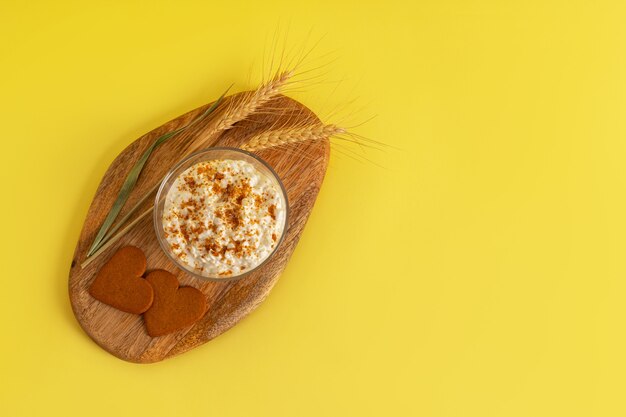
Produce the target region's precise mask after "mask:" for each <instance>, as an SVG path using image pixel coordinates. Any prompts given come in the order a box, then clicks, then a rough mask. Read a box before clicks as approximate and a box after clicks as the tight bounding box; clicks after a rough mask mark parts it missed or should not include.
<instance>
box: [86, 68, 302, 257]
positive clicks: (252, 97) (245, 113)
mask: <svg viewBox="0 0 626 417" xmlns="http://www.w3.org/2000/svg"><path fill="white" fill-rule="evenodd" d="M293 74H294V70H285V71H282V72H279V73H277V74H276V75H275V76H274V78H272V79H271V80H270V81H268V82H267V83H265V84H262V85H261V86H260V87H259V88H257V89H256V90H253V91H246V92H244V93H241V94H240V95H239V96H237V97H236V98H234V99H232V100H231V102H230V104H229V105H228V106H227V107H226V108H225V109H224V110H223V111H222V113H221V114H219V115H217V116H218V117H215V118H214V119H213V121H212V122H209V123H212V124H209V126H208V127H207V128H206V130H205V132H206V133H203V134H202V136H203V137H205V138H207V139H208V140H201V141H198V143H196V144H195V145H194V144H192V145H191V146H190V147H189V149H187V152H186V153H191V152H193V151H195V150H197V149H198V148H203V147H209V146H213V144H215V142H216V141H217V138H218V137H219V134H220V133H221V132H223V131H225V130H228V129H230V128H231V127H232V126H233V125H234V124H235V123H237V122H240V121H242V120H244V119H246V118H247V117H249V116H250V115H251V114H253V113H254V112H256V111H257V110H258V109H259V108H260V107H261V106H263V105H264V104H266V103H267V102H269V101H270V100H271V99H273V98H274V97H276V96H277V95H278V94H279V93H280V92H281V91H282V90H283V88H284V87H285V86H286V85H287V83H288V81H289V80H290V79H291V77H292V76H293ZM222 97H223V96H222ZM222 97H220V99H219V100H218V102H219V101H220V100H221V99H222ZM216 103H217V102H216ZM214 106H215V105H214ZM213 108H214V107H213V106H212V107H211V109H213ZM194 122H195V121H194ZM192 123H193V122H192ZM159 184H160V181H159V182H158V183H157V184H155V186H154V187H152V188H151V189H150V190H149V191H148V192H147V193H145V194H144V195H143V196H142V197H141V198H140V199H139V201H138V202H137V203H136V204H135V206H133V207H132V208H131V209H130V210H129V211H128V213H127V214H126V215H125V216H124V217H123V218H122V219H121V220H120V221H119V222H118V223H117V224H116V225H115V226H114V227H113V228H112V229H111V230H109V231H108V232H109V233H106V232H107V230H104V233H102V236H99V239H97V242H96V243H98V246H97V247H92V249H91V250H90V251H89V253H88V256H89V255H93V256H91V258H90V259H91V260H93V258H95V257H97V255H99V254H100V253H102V252H103V251H98V249H99V247H100V246H103V245H104V244H105V243H106V242H107V241H110V240H114V241H115V240H117V239H119V238H120V237H121V235H123V234H124V233H126V232H127V231H128V228H124V229H122V230H121V231H119V232H118V230H119V229H120V228H121V227H122V226H123V225H124V224H125V223H126V222H127V221H128V220H129V219H130V218H131V217H132V215H133V214H134V213H135V212H136V211H137V209H138V208H139V207H140V206H141V204H142V203H143V202H144V201H145V200H146V199H147V198H148V197H149V196H150V195H151V194H152V193H153V192H154V191H155V190H156V189H157V188H158V186H159ZM120 209H121V206H120ZM111 223H112V222H111ZM131 224H134V223H131ZM110 226H111V225H110V224H109V225H108V226H107V229H108V228H109V227H110ZM116 232H117V233H116ZM94 246H95V245H94Z"/></svg>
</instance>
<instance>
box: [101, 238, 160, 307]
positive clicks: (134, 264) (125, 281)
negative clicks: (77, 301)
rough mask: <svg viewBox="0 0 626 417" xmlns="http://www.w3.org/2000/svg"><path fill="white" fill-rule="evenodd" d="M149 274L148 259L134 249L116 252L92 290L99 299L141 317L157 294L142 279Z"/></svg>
mask: <svg viewBox="0 0 626 417" xmlns="http://www.w3.org/2000/svg"><path fill="white" fill-rule="evenodd" d="M144 272H146V256H145V255H144V254H143V251H142V250H141V249H139V248H136V247H134V246H126V247H123V248H121V249H120V250H118V251H117V252H115V255H113V257H112V258H111V259H110V260H109V262H107V263H106V264H105V265H104V266H103V267H102V269H101V270H100V272H98V275H96V279H95V280H94V281H93V283H92V284H91V287H89V294H91V295H92V296H93V297H94V298H95V299H96V300H99V301H102V302H103V303H106V304H109V305H111V306H113V307H115V308H117V309H120V310H122V311H125V312H127V313H134V314H141V313H143V312H144V311H146V310H147V309H149V308H150V306H151V305H152V300H153V298H154V291H153V290H152V286H151V285H150V284H148V282H147V281H146V280H145V279H144V278H142V275H143V273H144Z"/></svg>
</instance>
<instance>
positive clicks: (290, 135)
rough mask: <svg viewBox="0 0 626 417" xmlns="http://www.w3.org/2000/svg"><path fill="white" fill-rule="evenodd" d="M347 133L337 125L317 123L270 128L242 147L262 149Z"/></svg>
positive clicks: (249, 149) (245, 148) (253, 149)
mask: <svg viewBox="0 0 626 417" xmlns="http://www.w3.org/2000/svg"><path fill="white" fill-rule="evenodd" d="M342 133H345V129H343V128H341V127H339V126H337V125H332V124H331V125H324V124H322V123H315V124H311V125H305V126H299V127H287V128H284V129H277V130H268V131H266V132H262V133H260V134H258V135H256V136H253V137H252V138H250V139H249V140H248V142H247V143H246V144H244V145H243V146H242V147H241V149H244V150H246V151H260V150H262V149H266V148H271V147H274V146H284V145H293V144H295V143H300V142H304V141H311V140H322V139H328V138H330V137H331V136H335V135H340V134H342Z"/></svg>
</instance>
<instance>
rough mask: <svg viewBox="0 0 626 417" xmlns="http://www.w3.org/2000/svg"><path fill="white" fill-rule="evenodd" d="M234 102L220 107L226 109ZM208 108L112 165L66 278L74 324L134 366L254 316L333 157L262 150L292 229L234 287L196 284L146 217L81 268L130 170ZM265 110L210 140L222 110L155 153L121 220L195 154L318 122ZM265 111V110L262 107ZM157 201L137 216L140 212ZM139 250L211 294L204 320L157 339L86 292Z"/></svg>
mask: <svg viewBox="0 0 626 417" xmlns="http://www.w3.org/2000/svg"><path fill="white" fill-rule="evenodd" d="M233 97H235V96H231V97H228V98H226V99H225V101H224V102H223V103H222V104H221V105H220V107H219V109H224V108H225V107H226V106H227V104H228V100H232V99H233ZM209 105H210V104H207V105H206V106H202V107H200V108H197V109H195V110H192V111H190V112H188V113H186V114H184V115H182V116H180V117H178V118H176V119H174V120H171V121H169V122H167V123H165V124H164V125H163V126H160V127H159V128H157V129H154V130H153V131H151V132H149V133H147V134H146V135H144V136H142V137H141V138H139V139H137V140H136V141H135V142H133V143H132V144H131V145H129V146H128V147H127V148H126V149H125V150H124V151H123V152H122V153H121V154H120V155H119V156H118V157H117V158H116V159H115V160H114V161H113V163H112V164H111V166H110V167H109V169H108V170H107V172H106V173H105V175H104V177H103V179H102V182H101V183H100V186H99V187H98V190H97V191H96V194H95V197H94V200H93V202H92V203H91V207H90V208H89V212H88V214H87V218H86V220H85V224H84V225H83V229H82V232H81V234H80V238H79V239H78V244H77V245H76V250H75V252H74V257H73V261H72V265H71V268H70V275H69V295H70V301H71V303H72V309H73V311H74V314H75V316H76V319H77V320H78V322H79V323H80V325H81V326H82V328H83V329H84V330H85V332H86V333H87V334H88V335H89V336H90V337H91V338H92V339H93V340H94V341H95V342H96V343H97V344H98V345H100V346H101V347H102V348H104V349H106V350H107V351H108V352H110V353H112V354H113V355H115V356H117V357H119V358H121V359H124V360H127V361H131V362H137V363H150V362H157V361H161V360H163V359H166V358H170V357H172V356H175V355H178V354H180V353H183V352H186V351H188V350H190V349H193V348H195V347H197V346H199V345H201V344H203V343H205V342H207V341H209V340H211V339H213V338H214V337H216V336H218V335H220V334H222V333H224V332H225V331H226V330H228V329H230V328H231V327H232V326H234V325H235V324H237V323H238V322H239V321H240V320H241V319H243V318H244V317H245V316H247V315H248V314H249V313H250V312H252V311H253V310H254V309H255V308H256V307H257V306H258V305H259V304H260V303H261V302H262V301H263V300H264V299H265V297H267V295H268V294H269V292H270V290H271V289H272V287H273V286H274V284H275V283H276V281H277V280H278V278H279V276H280V274H281V272H282V271H283V269H284V268H285V266H286V264H287V262H288V261H289V258H290V256H291V254H292V253H293V251H294V249H295V247H296V244H297V243H298V240H299V238H300V235H301V234H302V231H303V229H304V226H305V224H306V221H307V219H308V217H309V214H310V212H311V209H312V208H313V204H314V203H315V199H316V197H317V194H318V192H319V189H320V186H321V184H322V180H323V178H324V174H325V172H326V166H327V163H328V156H329V142H328V141H327V140H326V141H318V142H314V143H313V142H308V143H301V144H298V145H297V146H296V147H293V148H292V147H290V148H288V149H267V150H263V151H259V152H257V154H258V155H259V156H260V157H261V158H262V159H264V160H265V161H266V162H267V163H268V164H269V165H271V166H272V167H273V168H274V170H275V171H276V172H277V173H278V175H279V176H280V178H281V179H282V181H283V183H284V185H285V188H286V189H287V195H288V199H289V208H290V214H289V223H288V226H287V231H286V235H285V239H284V240H283V242H282V244H281V245H280V247H279V248H278V249H277V250H276V252H275V253H274V254H273V256H272V258H271V259H270V260H269V261H268V262H267V263H266V264H265V265H264V266H263V267H262V268H260V269H259V270H258V271H256V272H254V273H252V274H250V275H248V276H246V277H244V278H242V279H240V280H237V281H230V282H210V281H203V280H200V279H198V278H194V277H192V276H190V275H188V274H186V273H184V272H183V271H181V270H180V269H178V268H177V267H176V266H175V265H174V264H172V263H171V261H169V259H168V258H167V256H166V255H165V254H164V253H163V252H162V250H161V248H160V246H159V243H158V242H157V239H156V235H155V232H154V228H153V220H152V216H147V217H146V218H144V219H142V220H141V221H140V222H139V223H137V225H136V226H135V227H133V229H132V230H130V231H129V232H128V233H127V234H126V235H124V237H122V239H120V241H118V242H116V243H115V244H114V245H112V246H111V247H110V248H109V249H107V250H106V252H104V253H103V254H102V255H101V256H100V257H99V258H97V259H96V260H95V261H94V262H92V263H90V264H89V265H87V266H86V267H85V268H81V266H80V264H81V263H82V262H83V261H84V260H85V258H86V253H87V251H88V249H89V247H90V245H91V243H92V242H93V239H94V237H95V235H96V233H97V231H98V229H99V228H100V226H101V224H102V222H103V220H104V218H105V217H106V215H107V213H108V211H109V209H110V208H111V206H112V204H113V201H114V200H115V198H116V196H117V193H118V191H119V189H120V187H121V185H122V182H123V181H124V179H125V178H126V175H127V174H128V172H129V171H130V169H131V167H132V166H133V164H134V163H135V161H136V160H137V159H138V158H139V156H140V155H141V154H142V153H143V152H144V150H145V149H146V148H147V147H148V146H150V144H151V143H153V141H154V140H155V139H156V138H157V137H159V136H160V135H162V134H163V133H165V132H169V131H171V130H174V129H176V128H178V127H180V126H183V125H186V124H187V123H189V121H191V120H193V119H194V117H196V116H197V115H198V114H200V113H201V112H202V111H203V110H205V109H206V108H207V107H208V106H209ZM265 107H266V109H265V111H259V112H257V113H255V115H253V116H251V117H249V118H248V119H246V120H244V121H241V122H239V123H237V124H236V125H235V126H234V127H233V128H232V129H230V130H228V131H226V132H224V133H222V134H221V135H220V136H218V137H215V138H212V137H207V131H208V130H209V129H208V127H207V126H209V125H210V123H211V120H212V119H213V118H216V117H219V115H220V110H219V109H218V110H217V111H216V112H215V113H214V114H212V115H211V116H210V117H209V118H207V120H205V121H202V122H200V123H197V124H196V125H194V126H193V127H192V128H190V129H188V130H187V131H185V132H184V133H182V134H181V135H179V136H177V137H175V138H173V139H171V140H169V141H168V142H166V143H165V144H163V145H162V146H160V147H159V148H157V149H156V150H155V151H154V153H153V154H152V156H151V157H150V159H149V160H148V162H147V164H146V166H145V167H144V170H143V172H142V174H141V176H140V178H139V181H138V182H137V186H136V187H135V189H134V190H133V192H132V194H131V196H130V198H129V200H128V201H127V203H126V205H125V206H124V209H123V210H122V212H121V213H120V216H119V217H118V218H121V217H122V216H124V214H125V213H126V212H127V210H128V209H129V208H131V207H133V206H134V205H135V204H136V203H137V201H139V200H140V198H141V197H142V196H144V195H145V193H146V192H147V191H148V190H150V189H151V188H153V187H154V185H155V184H157V183H159V182H160V181H161V179H162V178H163V176H164V175H165V174H166V172H167V171H168V170H169V169H170V168H171V167H172V166H173V165H174V164H176V163H177V162H178V161H180V160H181V159H182V158H183V157H185V156H186V155H189V154H190V153H192V152H194V151H197V150H200V149H203V148H206V147H208V146H231V147H238V146H241V145H242V144H243V143H245V141H246V140H247V138H249V137H250V136H251V135H254V134H255V133H257V132H260V131H263V130H267V129H269V128H271V127H272V126H277V125H281V126H283V125H286V126H288V125H290V124H298V123H302V122H304V121H306V120H317V117H316V116H315V114H313V113H312V112H311V111H310V110H308V109H307V108H306V107H304V106H303V105H302V104H300V103H298V102H297V101H295V100H293V99H290V98H288V97H284V96H280V97H277V98H276V99H274V100H272V101H271V102H269V103H268V104H267V105H266V106H265ZM261 110H263V109H261ZM153 200H154V199H153V198H150V199H148V201H146V202H145V203H144V205H145V207H141V208H140V209H139V210H137V213H142V212H143V211H145V209H147V208H149V206H150V205H151V204H152V202H153ZM126 245H134V246H137V247H139V248H141V249H142V250H143V251H144V252H145V254H146V257H147V259H148V271H150V270H153V269H165V270H168V271H170V272H172V273H174V274H175V275H176V276H177V277H178V279H179V281H180V282H181V285H190V286H193V287H195V288H198V289H199V290H201V291H202V293H203V294H204V295H205V296H206V299H207V304H208V311H207V313H206V314H205V316H204V317H203V318H202V319H201V320H200V321H198V322H197V323H195V324H194V325H193V326H190V327H188V328H186V329H184V330H181V331H178V332H176V333H172V334H169V335H166V336H161V337H156V338H152V337H150V336H148V334H147V333H146V329H145V326H144V323H143V318H142V316H140V315H134V314H129V313H124V312H122V311H119V310H116V309H115V308H113V307H110V306H108V305H106V304H103V303H101V302H99V301H97V300H95V299H94V298H93V297H91V296H90V295H89V293H88V291H87V290H88V288H89V285H90V284H91V282H92V280H93V279H94V277H95V274H96V272H97V271H98V270H99V269H100V268H101V267H102V265H103V264H104V263H105V262H107V261H108V259H109V258H110V257H111V256H112V254H113V253H114V252H115V251H116V250H117V249H118V248H119V247H121V246H126Z"/></svg>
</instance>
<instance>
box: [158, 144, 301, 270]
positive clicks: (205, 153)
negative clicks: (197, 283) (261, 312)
mask: <svg viewBox="0 0 626 417" xmlns="http://www.w3.org/2000/svg"><path fill="white" fill-rule="evenodd" d="M220 159H229V160H241V161H245V162H248V163H250V164H251V165H252V166H253V167H254V168H256V169H257V171H259V172H260V173H261V175H263V176H265V177H266V178H267V179H269V180H270V182H272V183H273V184H274V186H275V187H276V189H277V190H279V193H280V194H282V199H283V203H284V206H285V216H283V218H284V223H283V225H282V232H281V233H280V236H279V237H278V238H277V241H276V245H275V246H274V248H273V249H272V251H271V252H270V253H269V254H268V255H267V257H266V258H265V259H263V260H262V261H261V262H260V263H259V264H258V265H256V266H255V267H254V268H251V269H249V270H246V271H244V272H242V273H239V274H238V275H229V276H211V275H204V274H201V273H199V272H198V271H197V270H195V269H193V268H192V267H191V266H189V265H187V264H186V263H183V262H182V261H181V260H180V259H179V258H178V256H176V255H175V254H174V253H173V252H172V251H171V249H170V245H169V243H168V241H167V239H166V237H165V230H164V225H163V210H164V208H165V200H166V197H167V194H168V193H169V191H170V188H171V187H172V185H173V184H174V182H175V181H176V179H177V178H178V176H179V175H180V174H182V173H183V172H185V171H186V170H187V169H188V168H191V167H192V166H194V165H196V164H198V163H200V162H206V161H214V160H220ZM153 214H154V231H155V233H156V236H157V240H158V241H159V245H160V246H161V249H163V252H165V254H166V255H167V256H168V257H169V258H170V260H171V261H172V262H173V263H174V264H175V265H176V266H177V267H178V268H180V269H181V270H183V271H184V272H186V273H188V274H190V275H192V276H194V277H196V278H199V279H203V280H210V281H232V280H236V279H241V278H243V277H245V276H246V275H248V274H251V273H252V272H254V271H256V270H257V269H259V268H261V267H262V266H263V265H265V263H266V262H267V261H268V260H269V259H271V257H272V255H274V253H276V250H277V249H278V248H279V247H280V244H281V243H282V241H283V238H284V236H285V232H286V229H287V224H288V218H289V201H288V199H287V192H286V190H285V187H284V185H283V183H282V181H281V180H280V178H279V177H278V175H277V174H276V172H274V170H273V169H272V168H271V167H270V166H269V165H268V164H267V162H265V161H263V160H262V159H261V158H259V157H258V156H256V155H253V154H251V153H250V152H246V151H243V150H241V149H236V148H208V149H205V150H202V151H199V152H196V153H194V154H191V155H189V156H188V157H186V158H185V159H183V160H182V161H180V162H179V163H178V164H176V166H174V168H172V169H171V170H170V171H169V172H168V173H167V175H165V178H163V181H162V182H161V186H160V187H159V191H158V192H157V195H156V198H155V200H154V213H153Z"/></svg>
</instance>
